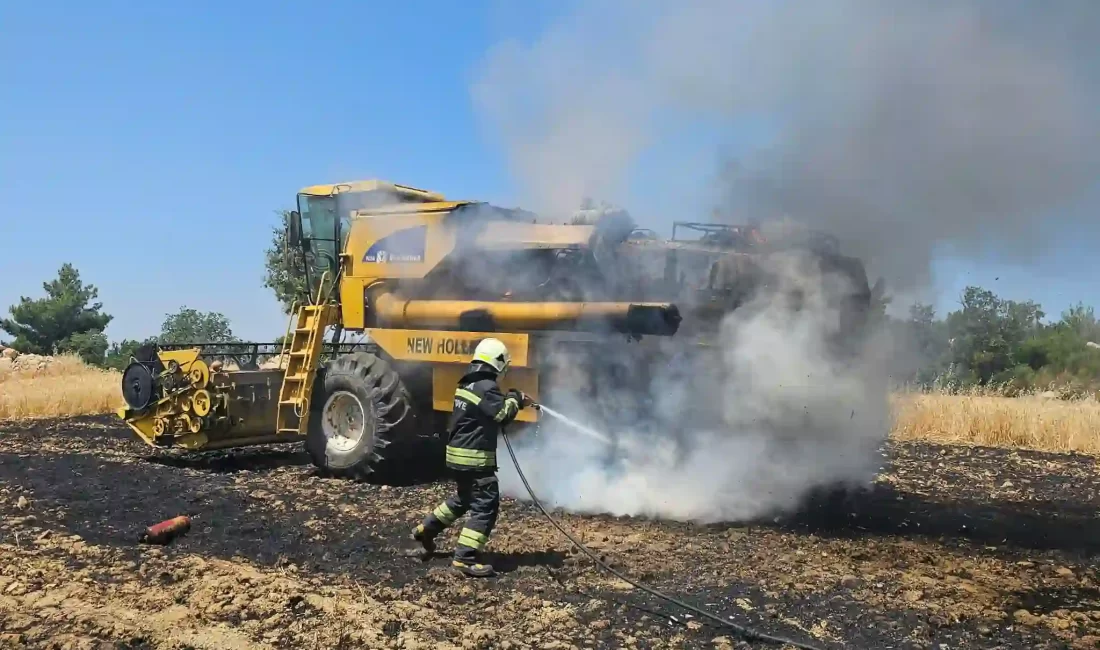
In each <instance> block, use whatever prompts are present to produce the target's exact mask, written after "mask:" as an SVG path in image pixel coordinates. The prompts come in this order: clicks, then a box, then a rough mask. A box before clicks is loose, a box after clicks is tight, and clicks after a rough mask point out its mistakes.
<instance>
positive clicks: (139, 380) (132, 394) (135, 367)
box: [122, 361, 156, 411]
mask: <svg viewBox="0 0 1100 650" xmlns="http://www.w3.org/2000/svg"><path fill="white" fill-rule="evenodd" d="M122 398H123V399H124V400H126V404H127V405H128V406H129V407H130V408H132V409H134V410H135V411H140V410H142V409H144V408H146V407H148V406H149V405H150V404H152V403H153V400H154V399H155V398H156V380H155V379H154V378H153V371H152V370H151V369H150V368H149V366H148V365H146V364H145V363H142V362H140V361H134V362H133V363H131V364H130V365H128V366H126V369H125V370H124V371H123V372H122Z"/></svg>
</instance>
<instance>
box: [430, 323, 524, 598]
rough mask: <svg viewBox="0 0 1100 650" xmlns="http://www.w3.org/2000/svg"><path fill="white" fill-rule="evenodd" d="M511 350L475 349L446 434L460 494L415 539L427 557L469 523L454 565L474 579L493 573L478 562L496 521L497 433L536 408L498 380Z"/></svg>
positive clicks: (494, 343)
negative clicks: (446, 533) (442, 538)
mask: <svg viewBox="0 0 1100 650" xmlns="http://www.w3.org/2000/svg"><path fill="white" fill-rule="evenodd" d="M511 360H512V359H511V355H510V354H509V353H508V348H507V347H505V345H504V343H502V342H501V341H500V340H498V339H494V338H488V339H484V340H482V341H481V342H480V343H478V345H477V347H476V348H475V349H474V356H473V360H472V362H471V364H470V368H469V370H467V372H466V374H465V375H463V376H462V378H461V379H460V380H459V382H458V389H457V390H456V391H455V400H454V411H453V412H452V413H451V419H450V422H449V424H448V431H447V468H448V469H449V470H451V472H452V474H453V475H454V479H455V483H456V487H457V490H456V493H455V494H454V495H453V496H452V497H451V498H450V499H448V500H447V501H445V502H443V503H441V504H439V506H437V507H436V508H435V510H433V511H432V512H431V514H429V515H428V516H427V517H425V518H424V521H423V523H421V524H420V525H418V526H417V527H416V529H415V530H414V531H413V534H412V538H413V540H414V541H416V542H417V543H419V544H420V545H421V546H422V547H423V549H424V553H425V555H427V556H430V555H431V554H432V553H433V552H434V551H435V537H436V536H437V535H438V534H439V533H441V532H442V531H443V530H444V529H445V528H447V527H448V526H450V525H452V524H454V523H455V521H457V520H458V519H459V518H460V517H462V516H463V515H465V514H466V513H469V515H470V518H469V520H468V521H467V522H466V525H465V526H464V527H463V528H462V531H461V532H460V533H459V536H458V544H457V546H456V547H455V551H454V558H453V559H452V562H451V563H452V565H453V566H454V567H455V568H456V569H458V570H459V571H460V572H462V573H464V574H466V575H468V576H472V577H478V578H480V577H486V576H491V575H493V574H494V571H493V567H492V566H491V565H489V564H484V563H482V562H479V561H478V559H479V557H480V555H481V550H482V549H483V548H484V547H485V544H486V543H488V541H489V535H490V534H491V533H492V531H493V527H494V526H495V525H496V522H497V515H498V512H499V508H500V488H499V485H498V482H497V475H496V470H497V459H496V449H497V434H498V433H500V431H501V427H503V426H505V425H507V424H508V423H510V422H511V421H512V420H514V419H515V418H516V415H518V414H519V411H520V409H521V408H526V407H527V406H530V405H531V404H532V401H531V399H530V398H529V397H528V396H527V395H524V394H523V393H522V392H520V391H518V390H515V389H512V390H509V391H508V393H507V394H505V393H502V392H501V390H500V385H499V384H498V383H497V381H498V380H499V379H500V377H501V376H502V375H504V373H505V372H506V371H507V370H508V366H509V364H510V363H511Z"/></svg>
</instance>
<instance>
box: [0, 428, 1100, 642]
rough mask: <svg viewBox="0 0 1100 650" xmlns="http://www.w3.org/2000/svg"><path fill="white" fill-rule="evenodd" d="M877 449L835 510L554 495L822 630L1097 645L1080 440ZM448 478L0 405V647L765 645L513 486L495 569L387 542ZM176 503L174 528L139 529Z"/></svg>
mask: <svg viewBox="0 0 1100 650" xmlns="http://www.w3.org/2000/svg"><path fill="white" fill-rule="evenodd" d="M887 456H888V462H887V464H886V467H885V470H884V473H883V474H882V476H881V477H880V479H879V481H878V482H877V483H876V485H875V486H874V488H873V489H871V490H870V491H868V492H866V493H864V494H860V495H858V496H856V497H853V498H852V500H851V501H850V502H849V503H847V504H844V508H843V509H842V511H841V512H840V513H839V514H836V513H831V514H830V513H826V512H825V511H823V510H808V511H807V512H806V513H804V514H802V515H799V516H798V517H793V518H791V519H789V520H786V521H778V522H777V521H769V522H767V523H758V524H754V525H747V524H740V525H726V524H723V525H690V524H677V523H668V522H655V521H647V520H641V519H631V518H614V517H592V516H583V517H582V516H573V515H564V516H563V517H562V519H563V521H564V523H565V525H566V526H567V527H568V528H569V529H571V530H572V531H574V533H575V534H577V535H578V536H581V537H582V538H583V539H584V540H585V541H586V543H588V544H589V545H590V546H592V547H593V549H594V550H595V551H596V552H598V553H600V554H601V555H603V556H604V557H605V558H606V559H607V560H608V561H609V562H611V563H612V564H613V565H615V566H616V567H618V568H620V569H622V570H624V571H625V572H626V573H627V574H628V575H631V576H634V577H636V578H640V579H643V580H645V581H647V582H649V583H650V584H652V585H653V586H655V587H657V588H658V589H661V590H664V591H666V592H667V593H669V594H671V595H674V596H676V597H679V598H682V599H684V600H688V601H690V602H692V603H695V604H697V605H700V606H703V607H705V608H706V609H707V610H709V611H711V612H714V613H716V614H718V615H720V616H722V617H728V618H730V619H731V620H733V621H735V622H737V623H739V624H742V625H750V626H753V627H755V628H758V629H760V630H762V631H766V632H768V633H772V634H779V635H783V636H788V637H792V638H796V639H798V640H800V641H804V642H809V643H812V644H816V645H817V646H818V647H822V648H839V647H847V648H945V649H946V648H952V649H957V648H1100V568H1098V567H1097V565H1096V563H1095V558H1096V556H1097V552H1098V551H1100V519H1098V517H1097V507H1098V505H1100V495H1098V487H1100V472H1098V468H1097V462H1096V459H1093V458H1089V457H1081V456H1063V455H1048V454H1038V453H1025V452H1016V451H1006V450H996V449H982V448H974V449H971V448H961V447H938V446H933V445H914V444H906V445H892V446H890V447H889V449H888V450H887ZM448 490H449V485H448V484H447V483H445V482H436V483H428V484H423V485H413V486H407V487H390V486H385V485H372V484H366V483H352V482H349V481H343V480H338V479H325V478H321V477H319V476H317V475H316V473H315V472H314V469H313V467H312V466H311V465H310V464H309V462H308V459H307V458H306V457H305V455H304V453H302V452H301V451H300V450H298V449H297V448H295V447H289V448H279V449H271V448H268V449H255V450H248V451H236V452H233V453H211V454H205V455H199V456H193V457H174V456H170V455H165V454H154V453H152V452H151V451H150V450H149V449H148V448H146V447H144V446H143V445H142V444H140V443H138V442H136V441H134V440H133V439H131V438H130V436H129V434H128V433H127V432H126V430H125V429H124V428H123V427H120V426H118V425H117V424H115V423H114V422H112V421H111V420H110V419H94V418H93V419H83V420H71V421H61V422H40V423H35V424H10V423H9V424H0V558H2V560H3V561H2V562H0V647H20V648H22V647H29V648H127V649H135V650H136V649H139V648H140V649H145V648H158V649H159V648H204V649H209V650H244V649H260V648H288V649H290V648H337V649H345V648H346V649H350V648H405V649H416V648H422V649H425V650H427V649H429V648H598V647H614V648H638V649H641V648H737V647H779V646H772V645H769V644H764V643H761V642H753V643H751V644H747V643H744V642H742V641H741V640H740V639H739V638H738V637H737V636H736V635H735V634H733V633H732V632H731V631H730V630H727V629H722V628H718V627H715V626H713V625H712V624H710V622H709V621H707V620H700V619H698V618H692V617H689V616H685V615H684V612H683V610H680V609H678V608H676V607H675V606H672V605H669V604H666V603H663V602H661V601H658V600H656V599H654V598H653V597H651V596H649V595H647V594H646V593H644V592H641V591H639V590H636V589H632V588H630V587H629V586H628V585H626V584H625V583H622V582H621V581H619V580H618V579H616V578H614V577H612V576H609V575H607V574H604V573H600V572H597V571H595V570H594V569H593V568H592V565H591V563H590V562H589V560H588V559H587V558H585V557H584V556H583V555H580V554H578V553H577V552H576V551H575V550H572V549H571V545H570V544H569V542H568V541H567V540H565V539H563V538H562V537H560V535H559V533H558V532H557V531H556V530H554V529H553V528H552V527H551V526H550V525H549V524H548V523H547V522H546V521H545V520H544V519H542V518H541V515H540V514H539V513H538V511H537V510H536V509H535V508H534V507H533V506H531V505H528V504H525V503H518V502H515V501H512V500H509V499H505V503H504V506H503V514H502V517H501V522H500V525H499V527H498V529H497V532H496V533H495V535H494V537H493V542H492V544H491V546H490V548H491V549H492V550H493V552H494V553H495V554H496V555H495V557H493V558H492V560H493V562H494V564H495V565H497V567H498V568H499V569H500V570H502V575H501V576H499V577H497V578H495V579H491V580H486V581H477V580H471V579H466V578H463V577H461V576H457V575H454V574H452V573H451V571H450V570H449V568H448V560H447V558H446V555H445V554H440V556H439V557H437V558H434V559H432V560H430V561H427V562H422V561H421V560H419V559H417V558H415V557H408V556H407V555H406V554H405V552H404V548H405V536H406V534H407V533H408V531H409V530H410V529H411V527H412V526H413V525H414V524H415V523H416V521H417V520H418V519H419V518H420V516H421V515H422V514H423V513H424V512H426V511H428V510H430V509H431V508H432V507H433V506H434V505H435V504H436V503H437V502H438V501H439V500H440V499H442V498H443V497H444V496H445V495H446V494H447V492H448ZM177 514H189V515H192V516H193V517H194V524H193V527H192V529H191V530H190V532H189V533H188V534H186V535H185V536H183V537H181V538H179V539H178V540H176V541H175V542H174V543H172V544H171V545H169V546H167V547H150V546H142V545H139V544H137V543H136V539H137V537H138V535H139V534H140V532H141V531H142V530H143V528H144V527H145V526H147V525H149V524H152V523H155V522H157V521H160V520H162V519H166V518H169V517H172V516H175V515H177ZM443 540H444V541H443V542H442V544H441V550H442V551H444V552H446V551H447V550H449V549H450V548H451V543H452V540H453V534H452V535H448V536H447V537H445V538H443Z"/></svg>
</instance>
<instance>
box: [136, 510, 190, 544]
mask: <svg viewBox="0 0 1100 650" xmlns="http://www.w3.org/2000/svg"><path fill="white" fill-rule="evenodd" d="M189 530H191V518H190V517H188V516H187V515H180V516H178V517H172V518H171V519H166V520H164V521H162V522H160V523H159V524H154V525H152V526H149V527H148V528H146V529H145V531H144V532H143V533H142V534H141V540H140V541H141V543H142V544H167V543H169V542H171V541H172V540H173V539H175V538H177V537H179V536H180V535H183V534H185V533H187V531H189Z"/></svg>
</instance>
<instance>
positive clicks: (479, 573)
mask: <svg viewBox="0 0 1100 650" xmlns="http://www.w3.org/2000/svg"><path fill="white" fill-rule="evenodd" d="M451 566H453V567H454V568H455V569H456V570H458V572H459V573H462V574H465V575H467V576H469V577H471V578H489V577H492V576H495V575H496V571H493V565H491V564H481V563H480V562H476V563H475V562H468V561H466V560H457V559H456V560H452V561H451Z"/></svg>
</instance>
